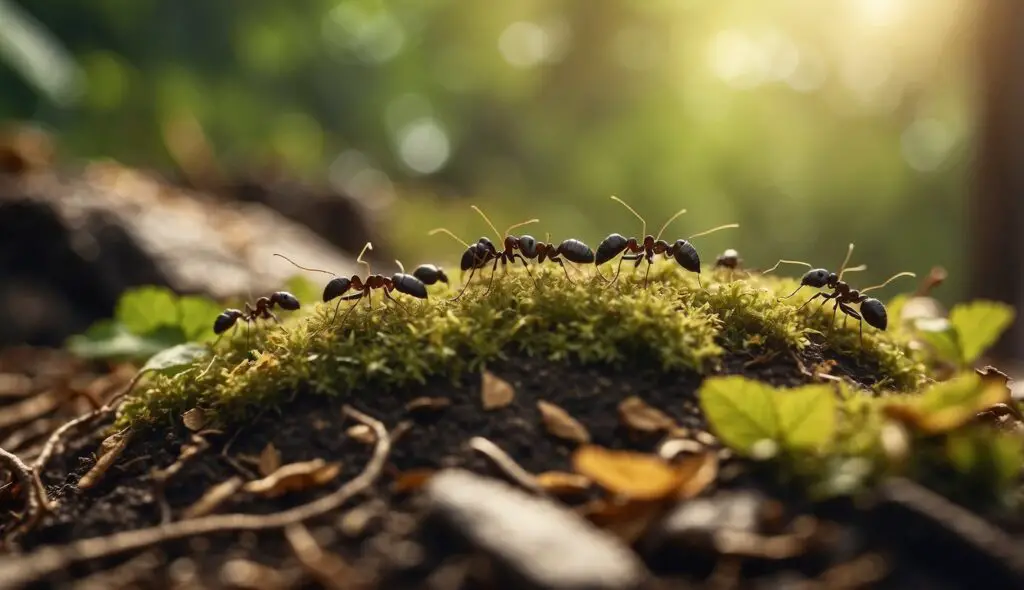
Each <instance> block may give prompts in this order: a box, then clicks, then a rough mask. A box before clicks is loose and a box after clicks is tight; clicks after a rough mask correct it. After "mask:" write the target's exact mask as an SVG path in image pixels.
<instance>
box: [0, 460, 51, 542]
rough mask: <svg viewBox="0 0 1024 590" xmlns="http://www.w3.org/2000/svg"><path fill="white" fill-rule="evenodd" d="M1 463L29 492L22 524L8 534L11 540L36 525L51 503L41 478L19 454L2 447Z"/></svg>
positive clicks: (8, 538) (9, 540) (8, 539)
mask: <svg viewBox="0 0 1024 590" xmlns="http://www.w3.org/2000/svg"><path fill="white" fill-rule="evenodd" d="M0 464H2V465H3V466H4V467H6V468H7V469H8V470H9V471H10V472H11V474H12V475H13V476H14V479H15V480H17V482H18V485H19V486H20V487H21V488H22V489H23V490H25V491H26V492H27V494H28V496H27V497H26V500H25V515H24V517H23V518H22V521H21V524H20V525H18V526H17V527H16V528H15V529H14V530H13V531H11V533H10V534H9V535H8V536H7V541H8V542H11V541H14V540H15V539H17V537H19V536H21V535H22V534H23V533H24V532H25V531H27V530H29V529H31V528H32V527H34V526H35V525H36V523H37V522H38V521H39V519H40V518H41V517H42V516H43V512H45V511H46V510H47V509H49V503H48V502H47V500H46V491H45V490H44V489H43V487H42V484H41V483H40V482H39V478H38V477H36V474H35V473H34V472H33V471H32V468H31V467H29V466H28V465H25V462H24V461H22V460H21V459H19V458H18V456H17V455H15V454H14V453H11V452H9V451H6V450H4V449H2V448H0Z"/></svg>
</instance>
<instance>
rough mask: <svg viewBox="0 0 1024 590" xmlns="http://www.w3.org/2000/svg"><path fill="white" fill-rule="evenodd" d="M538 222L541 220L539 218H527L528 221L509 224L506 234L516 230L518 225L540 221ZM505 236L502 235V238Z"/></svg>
mask: <svg viewBox="0 0 1024 590" xmlns="http://www.w3.org/2000/svg"><path fill="white" fill-rule="evenodd" d="M538 222H540V220H539V219H527V220H526V221H523V222H520V223H517V224H515V225H510V226H508V229H506V230H505V236H507V235H510V234H509V232H510V231H512V230H514V229H515V228H517V227H522V226H524V225H530V224H531V223H538ZM505 236H502V237H501V239H502V240H504V239H505Z"/></svg>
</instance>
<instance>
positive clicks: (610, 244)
mask: <svg viewBox="0 0 1024 590" xmlns="http://www.w3.org/2000/svg"><path fill="white" fill-rule="evenodd" d="M612 200H613V201H616V202H617V203H619V204H620V205H622V206H623V207H625V208H626V209H629V212H630V213H632V214H633V215H634V216H636V218H637V219H639V220H640V223H641V224H642V225H643V229H642V230H641V232H640V233H641V234H642V235H643V236H644V237H643V239H642V240H641V239H637V238H628V239H627V238H625V237H623V236H622V235H620V234H611V235H609V236H608V237H607V238H605V239H604V240H602V241H601V243H600V244H599V245H598V247H597V255H596V258H595V261H594V264H595V265H596V266H601V265H602V264H604V263H606V262H608V261H609V260H611V259H612V258H615V257H616V256H618V255H619V254H622V253H623V252H626V254H623V256H622V258H620V259H619V266H618V268H617V269H616V271H615V276H614V277H613V278H612V280H611V281H610V282H609V283H608V286H611V285H612V284H614V283H615V282H616V281H617V280H619V273H621V272H622V262H623V261H625V260H635V261H636V262H635V263H634V265H633V268H634V269H635V268H636V267H638V266H640V264H641V263H642V262H643V261H644V260H646V261H647V272H646V273H645V274H644V287H647V277H648V276H650V274H651V265H653V264H654V255H655V254H664V255H665V258H675V261H676V262H677V263H678V264H679V266H681V267H683V268H684V269H686V270H688V271H690V272H694V273H697V284H698V285H700V256H699V255H698V254H697V249H696V248H694V247H693V244H691V243H690V240H692V239H693V238H698V237H701V236H706V235H708V234H710V233H713V232H716V231H718V230H720V229H729V228H733V227H739V226H740V224H738V223H729V224H726V225H720V226H718V227H716V228H712V229H709V230H707V231H704V232H701V233H698V234H694V235H692V236H690V237H689V238H686V239H685V240H682V239H680V240H676V241H675V243H673V244H669V243H668V242H666V241H664V240H662V239H661V234H662V233H664V232H665V229H666V228H667V227H668V225H669V224H670V223H672V222H673V221H674V220H675V219H676V218H677V217H679V216H680V215H682V214H684V213H686V209H680V210H679V211H677V212H676V213H675V214H674V215H673V216H672V217H669V218H668V221H666V222H665V224H664V225H662V226H661V229H660V230H658V235H657V236H652V235H650V234H648V233H647V221H645V220H644V218H643V217H641V216H640V214H639V213H637V212H636V211H635V210H634V209H633V208H632V207H630V206H629V205H627V204H626V202H625V201H623V200H622V199H620V198H618V197H616V196H612ZM606 288H607V287H606ZM703 288H704V286H703V285H701V289H703Z"/></svg>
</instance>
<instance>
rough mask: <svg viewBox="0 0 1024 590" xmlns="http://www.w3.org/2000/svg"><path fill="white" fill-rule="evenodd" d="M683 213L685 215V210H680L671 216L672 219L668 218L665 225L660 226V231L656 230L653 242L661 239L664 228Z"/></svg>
mask: <svg viewBox="0 0 1024 590" xmlns="http://www.w3.org/2000/svg"><path fill="white" fill-rule="evenodd" d="M683 213H686V209H680V210H679V211H677V212H676V214H675V215H673V216H672V217H669V218H668V221H666V222H665V225H663V226H661V229H659V230H658V237H656V238H654V240H655V241H658V240H660V239H661V234H663V233H665V228H667V227H668V224H670V223H672V222H673V221H675V220H676V218H677V217H679V216H680V215H682V214H683Z"/></svg>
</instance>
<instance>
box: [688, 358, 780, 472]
mask: <svg viewBox="0 0 1024 590" xmlns="http://www.w3.org/2000/svg"><path fill="white" fill-rule="evenodd" d="M775 393H776V392H775V390H774V389H772V388H771V387H769V386H768V385H764V384H762V383H759V382H757V381H751V380H748V379H744V378H743V377H711V378H709V379H706V380H705V381H704V384H703V385H701V387H700V390H699V391H698V392H697V395H698V397H699V398H700V404H701V408H702V409H703V410H704V415H705V416H707V419H708V422H709V423H710V424H711V427H712V428H713V429H714V431H715V433H716V435H717V436H718V438H720V439H722V441H723V442H725V444H727V445H729V446H730V447H732V448H733V449H735V450H736V451H737V452H741V453H750V452H751V450H752V448H753V446H754V445H755V444H757V442H759V441H761V440H764V439H770V440H778V438H779V420H778V417H777V416H776V414H775V400H774V395H775Z"/></svg>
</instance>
